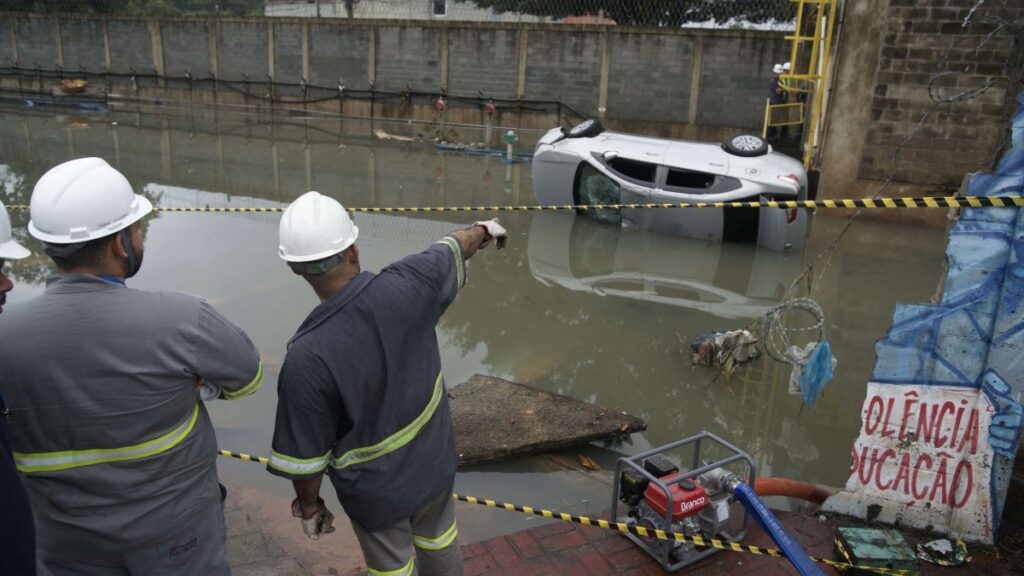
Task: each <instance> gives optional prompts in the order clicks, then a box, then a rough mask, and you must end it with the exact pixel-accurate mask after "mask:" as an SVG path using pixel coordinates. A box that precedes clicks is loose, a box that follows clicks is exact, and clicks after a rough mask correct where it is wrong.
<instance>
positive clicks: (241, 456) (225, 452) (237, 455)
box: [217, 450, 270, 464]
mask: <svg viewBox="0 0 1024 576" xmlns="http://www.w3.org/2000/svg"><path fill="white" fill-rule="evenodd" d="M217 454H219V455H221V456H227V457H229V458H238V459H239V460H245V461H246V462H252V463H253V464H266V463H267V462H270V459H269V458H264V457H262V456H250V455H248V454H246V453H245V452H232V451H230V450H218V451H217Z"/></svg>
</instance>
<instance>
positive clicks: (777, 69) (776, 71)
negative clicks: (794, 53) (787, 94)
mask: <svg viewBox="0 0 1024 576" xmlns="http://www.w3.org/2000/svg"><path fill="white" fill-rule="evenodd" d="M782 72H783V68H782V64H776V65H775V66H772V74H782Z"/></svg>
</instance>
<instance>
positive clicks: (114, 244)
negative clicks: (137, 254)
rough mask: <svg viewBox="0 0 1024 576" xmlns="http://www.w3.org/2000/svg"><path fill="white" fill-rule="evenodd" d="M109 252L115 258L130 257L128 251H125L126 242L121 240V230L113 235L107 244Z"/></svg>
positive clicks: (123, 258) (124, 258) (125, 258)
mask: <svg viewBox="0 0 1024 576" xmlns="http://www.w3.org/2000/svg"><path fill="white" fill-rule="evenodd" d="M107 253H108V254H109V255H110V256H112V257H113V258H114V259H115V260H127V259H128V252H127V251H125V249H124V243H123V242H121V232H116V233H114V234H112V235H111V238H110V242H109V243H108V244H107Z"/></svg>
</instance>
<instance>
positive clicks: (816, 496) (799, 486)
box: [754, 478, 832, 506]
mask: <svg viewBox="0 0 1024 576" xmlns="http://www.w3.org/2000/svg"><path fill="white" fill-rule="evenodd" d="M754 492H756V493H757V495H758V496H786V497H789V498H798V499H800V500H806V501H807V502H811V503H812V504H817V505H819V506H820V505H821V504H823V503H824V502H825V499H826V498H828V497H829V496H831V495H832V493H831V492H829V491H828V490H827V489H825V488H822V487H821V486H817V485H815V484H811V483H809V482H800V481H797V480H789V479H788V478H757V479H756V480H755V481H754Z"/></svg>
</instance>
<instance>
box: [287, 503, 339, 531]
mask: <svg viewBox="0 0 1024 576" xmlns="http://www.w3.org/2000/svg"><path fill="white" fill-rule="evenodd" d="M316 503H317V506H318V507H319V508H317V511H316V512H314V513H313V515H312V516H310V517H309V518H306V517H305V516H304V515H303V514H302V506H301V505H299V499H298V498H296V499H295V500H292V516H294V517H296V518H299V519H301V520H302V531H303V532H305V533H306V537H307V538H309V539H310V540H319V539H320V535H322V534H330V533H331V532H334V514H331V511H330V510H328V509H327V505H326V504H324V499H323V498H317V499H316Z"/></svg>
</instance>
